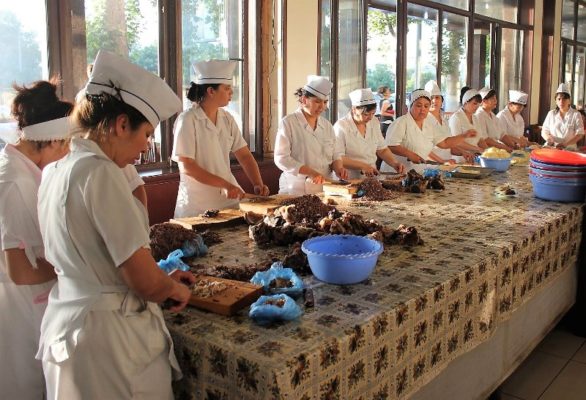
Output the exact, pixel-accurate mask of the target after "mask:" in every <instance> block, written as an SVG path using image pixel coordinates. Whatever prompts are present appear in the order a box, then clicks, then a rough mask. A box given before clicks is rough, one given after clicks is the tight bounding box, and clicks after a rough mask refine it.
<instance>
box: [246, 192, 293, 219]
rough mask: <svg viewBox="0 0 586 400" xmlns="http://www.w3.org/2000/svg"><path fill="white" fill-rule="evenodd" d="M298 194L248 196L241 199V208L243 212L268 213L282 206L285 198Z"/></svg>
mask: <svg viewBox="0 0 586 400" xmlns="http://www.w3.org/2000/svg"><path fill="white" fill-rule="evenodd" d="M294 197H297V196H292V195H288V194H275V195H272V196H267V197H256V198H248V199H243V200H241V201H240V210H241V211H242V212H249V211H250V212H254V213H256V214H261V215H266V214H270V213H271V212H273V210H274V209H276V208H279V207H281V203H282V202H283V201H284V200H288V199H292V198H294Z"/></svg>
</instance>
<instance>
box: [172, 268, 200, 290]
mask: <svg viewBox="0 0 586 400" xmlns="http://www.w3.org/2000/svg"><path fill="white" fill-rule="evenodd" d="M169 277H170V278H171V279H173V280H175V281H177V282H180V283H183V284H184V285H187V286H191V285H193V284H194V283H195V276H194V275H193V274H192V273H191V272H189V271H181V270H180V269H176V270H175V271H173V272H171V273H170V274H169Z"/></svg>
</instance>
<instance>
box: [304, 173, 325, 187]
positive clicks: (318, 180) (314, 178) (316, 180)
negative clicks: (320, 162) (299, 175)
mask: <svg viewBox="0 0 586 400" xmlns="http://www.w3.org/2000/svg"><path fill="white" fill-rule="evenodd" d="M307 178H308V179H309V180H310V181H311V183H313V184H315V185H322V184H323V183H324V182H325V181H326V180H325V178H324V177H323V176H322V175H321V174H318V173H315V174H312V175H308V176H307Z"/></svg>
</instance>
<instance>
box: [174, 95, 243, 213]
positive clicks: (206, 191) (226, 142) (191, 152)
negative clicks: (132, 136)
mask: <svg viewBox="0 0 586 400" xmlns="http://www.w3.org/2000/svg"><path fill="white" fill-rule="evenodd" d="M173 132H174V135H175V139H174V144H173V154H172V159H173V160H174V161H179V157H187V158H192V159H194V160H195V161H196V162H197V164H198V165H199V166H200V167H201V168H203V169H205V170H206V171H208V172H209V173H211V174H214V175H217V176H219V177H221V178H223V179H225V180H227V181H228V182H230V183H232V184H233V185H235V186H238V187H240V185H238V182H237V181H236V178H235V177H234V175H233V174H232V170H231V169H230V152H236V151H238V150H240V149H241V148H243V147H245V146H247V144H246V141H245V140H244V138H243V137H242V133H241V132H240V129H239V128H238V125H237V124H236V121H235V120H234V117H232V115H230V114H229V113H228V112H226V111H225V110H223V109H221V108H220V109H219V110H218V118H217V121H216V125H214V124H213V122H212V121H211V120H210V119H209V118H208V117H207V115H206V114H205V112H204V111H203V110H202V109H201V107H200V106H199V105H198V104H195V103H194V104H193V106H192V107H191V108H190V109H189V110H186V111H183V112H182V113H181V114H179V117H178V118H177V121H175V128H174V130H173ZM224 192H225V191H224V190H223V189H221V188H218V187H214V186H210V185H205V184H203V183H201V182H198V181H197V180H195V179H193V178H192V177H190V176H188V175H187V174H180V182H179V193H178V194H177V203H176V205H175V218H181V217H193V216H196V215H199V214H201V213H203V212H204V211H205V210H209V209H223V208H235V207H238V200H236V199H228V198H227V197H226V195H225V194H224Z"/></svg>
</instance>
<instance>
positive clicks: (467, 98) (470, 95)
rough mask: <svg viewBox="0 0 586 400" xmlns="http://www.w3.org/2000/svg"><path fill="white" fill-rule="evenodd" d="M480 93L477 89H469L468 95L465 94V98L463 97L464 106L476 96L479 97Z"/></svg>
mask: <svg viewBox="0 0 586 400" xmlns="http://www.w3.org/2000/svg"><path fill="white" fill-rule="evenodd" d="M479 94H480V93H478V90H476V89H468V90H467V91H466V93H464V96H462V105H464V104H466V103H468V102H469V101H470V100H471V99H472V98H473V97H474V96H478V95H479Z"/></svg>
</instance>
